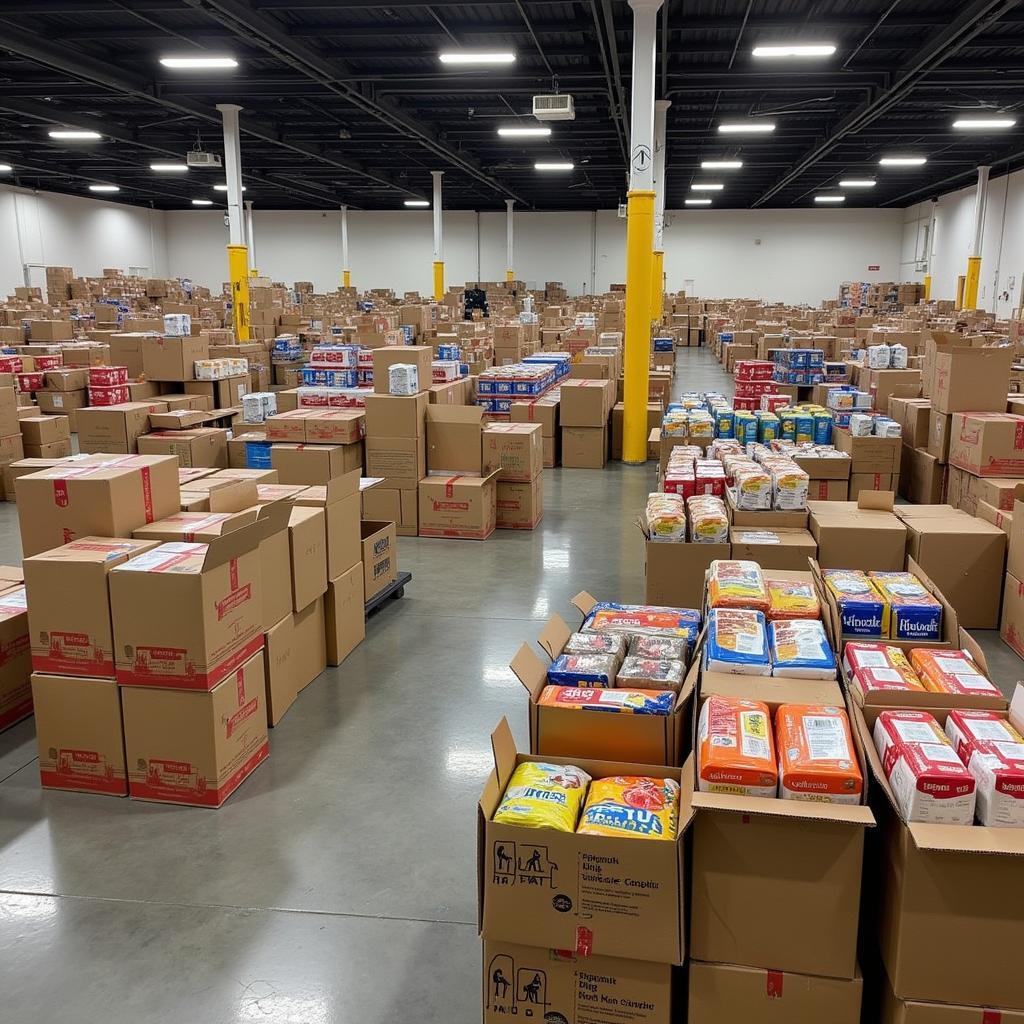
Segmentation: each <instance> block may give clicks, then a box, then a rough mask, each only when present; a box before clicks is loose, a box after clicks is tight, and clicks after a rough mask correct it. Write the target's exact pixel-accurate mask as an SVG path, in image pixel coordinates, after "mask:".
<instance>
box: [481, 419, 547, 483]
mask: <svg viewBox="0 0 1024 1024" xmlns="http://www.w3.org/2000/svg"><path fill="white" fill-rule="evenodd" d="M541 429H542V428H541V425H540V424H539V423H489V424H488V425H487V426H486V427H484V432H483V471H484V472H485V473H490V472H491V471H492V470H498V471H499V473H498V482H499V483H529V482H530V481H532V480H533V479H534V478H535V477H537V476H539V475H540V474H541V472H542V471H543V469H544V437H543V434H542V433H541Z"/></svg>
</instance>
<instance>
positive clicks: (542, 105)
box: [533, 93, 576, 121]
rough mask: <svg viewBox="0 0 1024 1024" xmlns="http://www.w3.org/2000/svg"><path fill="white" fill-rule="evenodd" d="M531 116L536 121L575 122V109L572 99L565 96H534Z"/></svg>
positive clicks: (556, 94)
mask: <svg viewBox="0 0 1024 1024" xmlns="http://www.w3.org/2000/svg"><path fill="white" fill-rule="evenodd" d="M533 116H534V117H535V118H537V120H538V121H575V120H576V107H575V105H574V104H573V102H572V97H571V96H568V95H565V94H558V93H555V94H553V95H549V96H534V97H533Z"/></svg>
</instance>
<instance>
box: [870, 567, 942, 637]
mask: <svg viewBox="0 0 1024 1024" xmlns="http://www.w3.org/2000/svg"><path fill="white" fill-rule="evenodd" d="M868 578H869V579H870V580H871V583H872V584H873V586H874V587H875V589H876V590H877V591H878V592H879V593H880V594H881V595H882V600H884V601H885V602H886V604H887V605H888V606H889V633H888V635H889V636H890V637H891V638H892V639H893V640H941V639H942V605H941V604H940V603H939V602H938V601H937V600H936V599H935V598H934V597H932V595H931V594H930V593H929V592H928V591H927V590H925V588H924V584H923V583H922V582H921V581H920V580H919V579H918V578H917V577H916V576H915V575H914V574H913V573H910V572H869V573H868Z"/></svg>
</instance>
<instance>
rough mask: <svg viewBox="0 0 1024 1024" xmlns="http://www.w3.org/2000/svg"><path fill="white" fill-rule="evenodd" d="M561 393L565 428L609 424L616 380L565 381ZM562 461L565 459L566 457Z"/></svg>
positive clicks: (561, 415)
mask: <svg viewBox="0 0 1024 1024" xmlns="http://www.w3.org/2000/svg"><path fill="white" fill-rule="evenodd" d="M560 394H561V397H560V399H559V401H560V403H561V411H560V413H559V415H560V417H561V421H562V427H563V428H564V427H605V426H606V425H607V423H608V417H609V415H610V413H611V411H612V406H613V405H614V404H615V382H614V381H610V380H568V381H563V382H562V387H561V391H560ZM563 433H564V431H563ZM563 443H564V442H563ZM562 461H563V462H564V461H565V460H564V458H563V460H562Z"/></svg>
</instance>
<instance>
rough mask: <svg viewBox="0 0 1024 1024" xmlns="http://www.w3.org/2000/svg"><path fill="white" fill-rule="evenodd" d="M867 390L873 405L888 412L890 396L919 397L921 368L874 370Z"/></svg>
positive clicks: (881, 410)
mask: <svg viewBox="0 0 1024 1024" xmlns="http://www.w3.org/2000/svg"><path fill="white" fill-rule="evenodd" d="M867 390H868V391H870V392H871V401H872V405H873V406H874V408H875V409H877V410H878V411H879V412H883V413H885V412H888V409H889V399H890V398H894V397H895V398H917V396H918V395H919V394H920V393H921V371H920V370H872V371H871V374H870V376H869V378H868V386H867Z"/></svg>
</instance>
